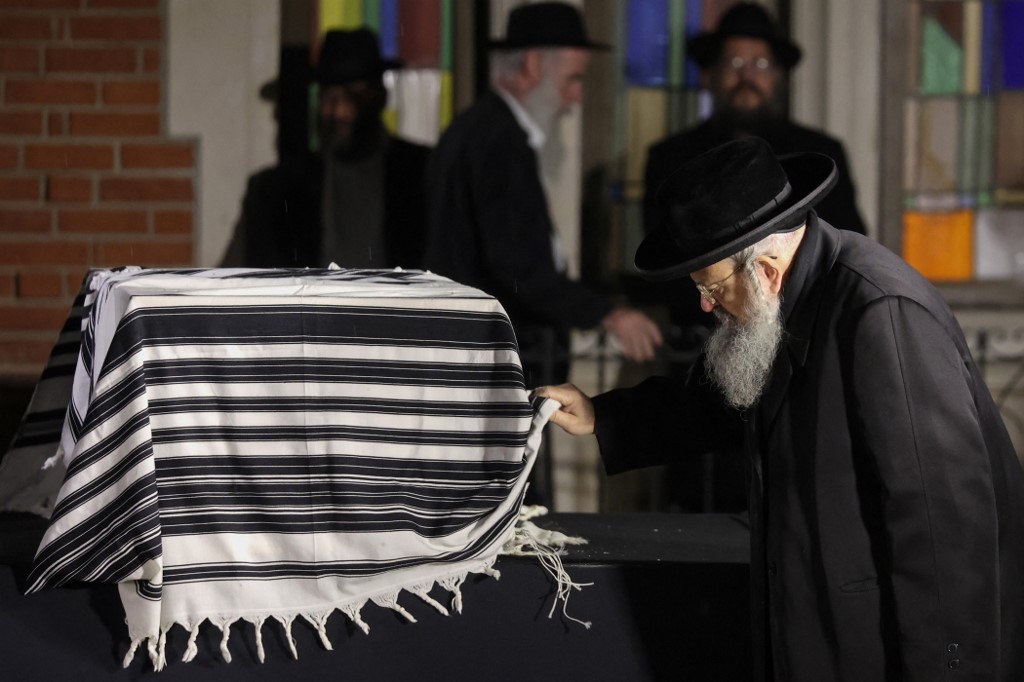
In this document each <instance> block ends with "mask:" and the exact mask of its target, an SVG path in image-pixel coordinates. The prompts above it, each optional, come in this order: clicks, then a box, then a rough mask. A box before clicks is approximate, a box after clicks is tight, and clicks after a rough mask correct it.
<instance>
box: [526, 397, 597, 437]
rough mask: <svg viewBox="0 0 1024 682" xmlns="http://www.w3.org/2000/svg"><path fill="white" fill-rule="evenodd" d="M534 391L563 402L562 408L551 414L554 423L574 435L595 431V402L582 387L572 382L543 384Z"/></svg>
mask: <svg viewBox="0 0 1024 682" xmlns="http://www.w3.org/2000/svg"><path fill="white" fill-rule="evenodd" d="M534 393H535V394H537V395H539V396H541V397H542V398H551V399H552V400H556V401H558V402H559V403H561V404H562V407H561V409H559V410H558V411H557V412H555V413H554V414H552V415H551V422H552V423H553V424H557V425H558V426H561V427H562V429H564V430H565V431H566V432H567V433H570V434H572V435H574V436H586V435H588V434H591V433H593V432H594V404H593V403H592V402H590V398H588V397H587V396H586V394H585V393H583V391H581V390H580V389H578V388H576V387H575V386H573V385H572V384H562V385H561V386H541V387H540V388H538V389H536V390H535V391H534Z"/></svg>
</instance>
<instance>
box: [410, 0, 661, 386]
mask: <svg viewBox="0 0 1024 682" xmlns="http://www.w3.org/2000/svg"><path fill="white" fill-rule="evenodd" d="M604 47H605V46H603V45H599V44H596V43H593V42H591V41H590V40H588V38H587V35H586V31H585V29H584V25H583V19H582V16H581V15H580V13H579V11H578V10H577V9H576V8H575V7H573V6H572V5H568V4H565V3H560V2H541V3H530V4H525V5H520V6H518V7H516V8H514V9H513V10H512V11H511V12H510V13H509V17H508V28H507V31H506V37H505V39H504V40H501V41H497V42H494V43H492V44H491V49H492V51H493V54H492V69H491V83H492V89H491V91H490V92H488V93H487V94H485V95H484V96H483V97H481V98H480V99H479V100H478V101H477V102H476V103H475V104H474V105H473V106H472V107H470V108H469V109H467V110H466V111H465V112H463V113H462V114H460V115H459V116H457V117H456V118H455V119H454V120H453V121H452V123H451V125H450V126H449V127H448V129H447V130H446V131H445V133H444V135H443V136H442V137H441V139H440V141H439V142H438V145H437V147H436V149H435V150H434V152H433V153H432V154H431V158H430V162H429V164H428V169H427V178H428V180H427V184H428V187H427V189H428V192H427V194H428V202H429V216H430V238H429V244H428V249H427V256H426V266H427V267H428V268H429V269H431V270H433V271H434V272H437V273H438V274H441V275H444V276H446V277H450V278H451V279H454V280H456V281H459V282H461V283H463V284H467V285H469V286H474V287H477V288H479V289H482V290H483V291H486V292H487V293H489V294H491V295H492V296H494V297H495V298H497V299H498V300H499V301H500V302H501V304H502V305H503V306H504V308H505V310H506V312H507V313H508V315H509V317H510V319H511V320H512V324H513V326H514V327H515V330H516V336H517V340H518V342H519V348H520V351H521V353H522V355H523V359H524V362H523V365H524V367H523V369H524V372H525V375H526V376H525V379H526V382H527V385H528V386H535V385H537V384H539V383H541V382H545V381H552V380H554V381H564V380H565V378H566V377H567V373H568V362H567V360H566V359H565V358H566V357H567V351H568V337H569V330H570V329H571V328H574V327H575V328H584V329H586V328H592V327H603V328H604V329H606V330H607V331H609V332H610V333H611V334H612V335H613V336H614V337H615V339H616V340H617V341H618V343H619V346H620V347H621V349H622V352H623V353H624V354H625V355H626V356H627V357H629V358H631V359H633V360H637V361H643V360H649V359H651V358H653V357H654V351H655V349H656V348H657V347H658V346H659V345H661V342H662V339H661V333H660V331H659V330H658V327H657V325H656V324H655V323H654V322H653V321H652V320H651V319H650V318H649V317H647V316H646V315H644V314H643V313H642V312H640V311H639V310H636V309H634V308H630V307H627V306H618V307H616V306H613V305H612V303H611V302H610V301H609V300H608V299H607V298H606V297H605V296H603V295H601V294H599V293H597V292H595V291H592V290H590V289H588V288H587V287H585V286H583V285H582V284H580V283H579V282H576V281H573V280H571V279H569V278H568V276H567V275H566V261H565V258H564V257H563V255H562V253H561V251H560V249H559V247H558V240H557V237H556V233H555V229H554V225H553V223H552V220H551V215H550V211H549V210H548V201H547V197H546V195H545V190H544V187H543V184H542V181H541V176H540V167H539V163H538V155H539V154H541V153H543V152H545V150H546V151H547V152H549V153H550V152H551V144H552V141H557V131H558V122H559V119H560V118H561V117H562V116H563V115H564V114H566V113H567V112H569V111H570V110H571V109H572V108H573V107H575V106H577V105H578V104H579V103H580V102H581V100H582V98H583V84H582V79H583V75H584V73H585V71H586V68H587V65H588V63H589V61H590V56H591V52H592V51H593V50H599V49H604ZM547 332H550V334H547ZM548 341H552V342H553V347H554V348H553V352H552V348H551V347H550V346H548V352H547V353H545V352H544V351H543V349H544V347H545V345H547V343H546V342H548ZM542 355H546V358H545V357H542ZM559 356H560V357H561V360H560V361H559ZM545 359H547V360H548V362H545V361H544V360H545ZM552 359H554V360H555V362H553V363H552V362H550V360H552Z"/></svg>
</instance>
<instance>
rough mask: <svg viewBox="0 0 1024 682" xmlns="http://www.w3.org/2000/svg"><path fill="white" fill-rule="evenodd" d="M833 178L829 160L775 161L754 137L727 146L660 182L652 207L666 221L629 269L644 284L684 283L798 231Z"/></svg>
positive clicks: (796, 158) (796, 157)
mask: <svg viewBox="0 0 1024 682" xmlns="http://www.w3.org/2000/svg"><path fill="white" fill-rule="evenodd" d="M837 177H838V174H837V172H836V163H835V161H833V160H832V159H831V158H830V157H828V156H825V155H824V154H813V153H803V154H790V155H787V156H783V157H779V158H776V157H775V154H774V153H772V150H771V147H769V146H768V143H767V142H765V141H764V140H762V139H761V138H758V137H747V138H743V139H740V140H735V141H733V142H726V143H725V144H723V145H720V146H718V147H715V148H714V149H711V150H710V151H707V152H705V153H703V154H701V155H700V156H698V157H696V158H695V159H693V160H691V161H689V162H688V163H686V164H684V165H683V166H681V167H680V168H678V169H677V170H675V171H674V172H673V173H672V174H671V175H670V176H669V177H668V178H667V179H666V180H665V182H663V183H662V184H661V186H660V187H659V188H658V192H657V194H656V195H655V202H656V203H657V206H658V211H659V214H660V215H665V216H667V217H666V218H665V219H664V221H663V222H662V224H661V225H659V226H658V227H657V229H655V231H654V232H651V233H650V234H649V235H648V236H647V237H646V238H645V239H644V240H643V242H641V243H640V246H639V248H637V250H636V256H635V257H634V263H635V264H636V267H637V269H638V270H639V271H640V274H641V275H642V276H643V277H645V278H646V279H650V280H656V281H660V280H668V279H676V278H678V277H685V276H687V275H689V274H690V273H693V272H696V271H697V270H700V269H701V268H705V267H707V266H709V265H711V264H712V263H717V262H718V261H720V260H723V259H725V258H728V257H729V256H732V255H735V254H736V253H738V252H740V251H742V250H743V249H745V248H747V247H748V246H751V245H752V244H756V243H757V242H759V241H761V240H762V239H764V238H765V237H767V236H768V235H770V234H772V233H774V232H786V231H789V230H795V229H796V228H798V227H800V226H801V225H803V224H804V222H805V221H806V220H807V214H808V212H809V211H810V209H811V207H813V206H814V204H815V203H817V202H818V201H820V200H821V199H822V198H823V197H824V196H825V195H826V194H828V193H829V191H830V190H831V189H832V188H833V187H834V186H835V184H836V179H837Z"/></svg>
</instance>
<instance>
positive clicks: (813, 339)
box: [594, 219, 1024, 682]
mask: <svg viewBox="0 0 1024 682" xmlns="http://www.w3.org/2000/svg"><path fill="white" fill-rule="evenodd" d="M791 272H792V274H791V276H790V279H789V281H788V282H787V284H786V287H785V290H784V295H785V298H784V304H783V312H784V314H785V320H786V333H787V334H786V340H785V341H784V344H783V346H782V348H781V349H780V351H779V354H778V356H777V358H776V361H775V365H774V367H773V370H772V377H771V379H770V381H769V384H768V386H767V388H766V390H765V393H764V395H763V396H762V398H761V400H760V402H759V404H758V405H757V406H756V407H755V408H754V409H751V410H748V411H747V412H746V413H745V414H743V415H740V414H739V413H737V412H735V411H731V410H728V409H725V408H724V407H723V403H722V399H721V397H720V395H719V394H718V393H717V391H715V390H713V389H712V388H711V387H710V386H709V385H708V383H707V381H706V379H704V371H703V369H704V368H703V364H702V363H698V365H697V366H695V368H694V371H693V372H692V373H691V375H690V377H689V379H688V381H687V382H686V383H685V384H684V383H682V382H670V381H665V380H663V379H649V380H648V381H647V382H645V383H643V384H641V385H639V386H638V387H636V388H633V389H624V390H619V391H613V392H611V393H608V394H605V395H603V396H598V397H597V398H596V399H595V401H594V405H595V410H596V415H597V434H598V440H599V443H600V447H601V454H602V457H603V458H604V461H605V464H606V467H607V469H608V471H609V472H610V473H614V472H617V471H622V470H625V469H629V468H634V467H637V466H644V465H650V464H660V463H665V462H670V461H672V460H673V459H675V458H678V457H685V456H690V455H693V454H696V453H699V452H701V451H703V450H707V449H717V450H721V449H723V448H724V447H727V446H728V445H730V444H735V443H736V442H737V441H739V440H742V441H743V443H744V444H745V446H746V450H747V454H748V460H749V469H750V473H751V476H750V479H751V486H750V519H751V576H752V596H753V600H752V603H753V607H754V612H753V629H754V633H755V642H754V644H755V651H758V652H760V656H759V658H758V660H759V661H760V664H759V666H758V669H757V670H756V671H755V674H756V676H758V677H760V675H761V674H763V673H764V670H765V669H764V667H762V666H764V665H766V664H768V665H771V667H772V668H773V669H774V679H776V680H786V681H792V682H800V681H803V680H807V681H809V682H810V681H814V682H817V681H819V680H914V681H918V682H934V681H936V680H946V679H949V680H954V679H956V680H967V679H969V680H978V681H980V680H990V681H991V680H1002V681H1006V682H1009V681H1011V680H1014V681H1016V680H1024V473H1022V469H1021V464H1020V462H1019V461H1018V459H1017V457H1016V454H1015V453H1014V449H1013V445H1012V443H1011V442H1010V438H1009V436H1008V434H1007V432H1006V429H1005V427H1004V425H1003V422H1002V419H1001V417H1000V415H999V412H998V410H997V408H996V406H995V404H994V403H993V400H992V398H991V395H990V393H989V390H988V388H987V387H986V386H985V383H984V382H983V380H982V377H981V376H980V374H979V372H978V368H977V367H976V366H975V364H974V362H973V360H972V359H971V356H970V352H969V351H968V348H967V344H966V343H965V340H964V338H963V335H962V333H961V331H960V328H959V326H958V324H957V322H956V320H955V319H954V317H953V315H952V313H951V312H950V310H949V308H948V307H947V305H946V304H945V302H944V301H943V300H942V298H941V297H940V295H939V293H938V292H937V291H936V290H935V288H934V287H932V286H931V285H930V284H929V283H928V282H927V281H925V280H924V279H923V278H922V277H921V276H920V275H919V274H918V273H916V272H915V271H914V270H912V269H911V268H910V267H909V266H908V265H907V264H906V263H905V262H903V261H902V260H901V259H899V258H898V257H896V256H895V255H893V254H892V253H891V252H889V251H888V250H886V249H885V248H884V247H882V246H880V245H878V244H877V243H875V242H874V241H872V240H870V239H867V238H865V237H862V236H860V235H857V234H854V233H851V232H846V231H841V230H837V229H835V228H833V227H831V226H830V225H828V224H827V223H824V222H819V221H818V220H817V219H812V220H811V221H810V222H809V224H808V230H807V233H806V237H805V241H804V243H803V244H802V246H801V248H800V251H799V252H798V256H797V259H796V260H795V261H794V266H793V270H792V271H791ZM769 653H770V656H769ZM769 661H770V663H767V662H769Z"/></svg>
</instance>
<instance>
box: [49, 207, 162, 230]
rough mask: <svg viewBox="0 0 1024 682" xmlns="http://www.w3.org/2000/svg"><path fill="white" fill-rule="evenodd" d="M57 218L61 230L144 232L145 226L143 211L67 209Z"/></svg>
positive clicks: (144, 213)
mask: <svg viewBox="0 0 1024 682" xmlns="http://www.w3.org/2000/svg"><path fill="white" fill-rule="evenodd" d="M58 220H59V224H60V231H61V232H94V233H106V232H145V231H146V227H147V220H146V212H145V211H111V210H103V209H95V210H88V209H82V210H78V211H71V210H68V211H61V212H60V216H59V218H58Z"/></svg>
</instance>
